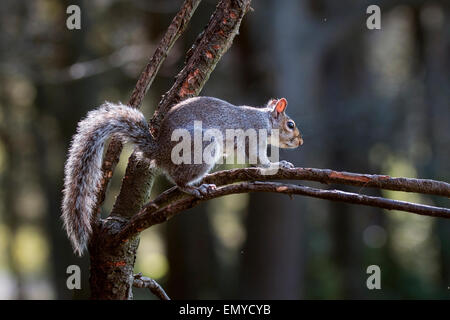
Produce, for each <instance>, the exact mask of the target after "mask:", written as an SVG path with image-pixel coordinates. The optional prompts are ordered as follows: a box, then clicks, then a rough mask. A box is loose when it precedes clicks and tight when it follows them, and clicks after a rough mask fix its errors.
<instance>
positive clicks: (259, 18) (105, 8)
mask: <svg viewBox="0 0 450 320" xmlns="http://www.w3.org/2000/svg"><path fill="white" fill-rule="evenodd" d="M181 2H182V1H181V0H160V1H156V0H131V1H130V0H129V1H125V0H90V1H80V2H76V1H61V0H35V1H18V0H3V1H2V5H1V6H0V30H1V31H0V184H1V187H0V298H2V299H15V298H21V299H71V298H87V297H88V296H89V291H88V274H89V264H88V257H83V258H82V259H80V258H77V257H75V256H74V255H73V254H72V250H71V247H70V244H69V242H68V240H67V238H66V235H65V234H64V232H63V230H62V223H61V220H60V218H59V216H60V198H61V188H62V182H63V165H64V161H65V157H66V151H67V148H68V146H69V142H70V138H71V136H72V134H73V133H74V132H75V129H76V124H77V122H78V121H79V120H80V119H81V118H82V117H83V116H84V115H85V114H86V112H87V111H88V110H91V109H93V108H94V107H95V106H97V105H99V104H101V103H102V102H103V101H105V100H108V101H113V102H117V101H122V102H126V101H128V98H129V96H130V94H131V91H132V89H133V88H134V85H135V82H136V80H137V78H138V76H139V74H140V72H141V70H142V69H143V68H144V66H145V64H146V62H147V59H148V58H149V57H150V56H151V54H152V53H153V50H154V48H155V46H156V44H157V43H158V41H159V39H160V37H161V36H162V34H163V32H164V31H165V29H166V27H167V26H168V25H169V23H170V21H171V19H172V18H173V16H174V14H175V13H176V12H177V10H178V9H179V7H180V5H181ZM216 3H217V2H216V1H215V0H204V1H203V2H202V3H201V4H200V6H199V8H198V9H197V11H196V13H195V14H194V16H193V18H192V20H191V23H190V26H189V27H188V31H187V32H186V33H185V34H184V35H183V36H182V37H181V38H180V39H179V40H178V42H177V43H176V44H175V46H174V48H173V49H172V51H171V52H170V55H169V57H168V59H167V60H166V62H165V63H164V65H163V67H162V69H161V71H160V73H159V75H158V77H157V78H156V81H155V83H154V84H153V85H152V87H151V88H150V91H149V93H148V95H147V97H146V98H145V100H144V105H143V111H144V113H145V115H146V116H147V117H150V116H151V114H152V112H153V109H154V107H155V105H156V104H157V102H158V101H159V99H160V96H161V95H162V94H163V93H164V92H165V91H166V90H168V89H169V88H170V86H171V85H172V82H173V77H174V76H175V75H176V74H177V72H178V71H179V70H180V68H181V66H182V65H183V62H184V55H185V52H186V50H187V49H188V48H189V47H190V45H191V44H192V43H193V41H194V40H195V38H196V36H197V34H198V33H199V32H201V31H202V30H203V27H204V26H205V25H206V23H207V22H208V20H209V17H210V15H211V13H212V12H213V10H214V8H215V5H216ZM70 4H78V5H80V7H81V14H82V22H81V23H82V24H81V30H73V31H70V30H68V29H67V28H66V18H67V17H68V15H67V14H66V8H67V6H69V5H70ZM370 4H378V5H379V6H380V7H381V12H382V16H381V27H382V29H381V30H368V29H367V27H366V19H367V17H368V15H367V14H366V8H367V6H368V5H370ZM252 7H253V8H254V11H253V12H249V13H248V14H247V15H246V17H245V18H244V22H243V24H242V26H241V30H240V34H239V36H237V37H236V39H235V41H234V44H233V46H232V47H231V49H230V50H229V51H228V53H227V54H226V55H225V56H224V57H223V58H222V60H221V61H220V62H219V64H218V66H217V68H216V70H215V71H214V72H213V73H212V75H211V78H210V80H209V82H208V83H207V84H206V86H205V87H204V89H203V91H202V95H210V96H215V97H219V98H222V99H226V100H229V101H230V102H232V103H235V104H249V105H252V104H253V105H262V104H263V103H265V102H266V101H267V100H268V99H269V98H271V97H286V98H287V99H288V101H289V106H288V113H289V114H290V115H291V116H292V117H293V118H294V119H295V120H296V122H297V124H298V125H299V127H300V128H301V129H302V130H303V133H304V138H305V144H304V146H302V147H301V148H300V149H297V150H294V151H287V152H283V151H282V153H281V157H282V158H285V159H287V160H289V161H291V162H293V163H294V164H295V165H297V166H300V167H318V168H331V169H336V170H345V171H353V172H361V173H379V174H387V175H393V176H405V177H421V178H430V179H437V180H443V181H450V130H449V124H450V104H449V101H450V1H447V0H442V1H437V0H435V1H424V0H422V1H420V0H385V1H375V0H374V1H355V0H345V1H344V0H341V1H335V0H309V1H308V0H302V1H300V0H298V1H288V0H285V1H275V0H271V1H262V0H259V1H258V0H255V1H253V3H252ZM130 153H131V148H130V147H128V148H127V149H126V152H124V153H123V155H122V157H121V162H120V164H119V166H118V168H117V170H116V171H115V176H114V179H113V183H112V185H111V187H110V189H109V193H108V196H107V200H106V203H105V205H104V208H103V211H104V213H105V214H106V213H107V212H109V210H110V209H111V206H112V204H113V201H114V199H115V196H116V195H117V193H118V188H119V187H120V181H121V178H122V176H123V174H124V169H125V166H126V163H127V158H128V156H129V154H130ZM306 184H308V185H316V184H314V183H311V184H309V183H306ZM167 186H168V183H167V182H166V181H165V180H164V179H163V178H161V179H160V182H159V183H158V188H156V189H158V190H156V191H155V192H157V191H161V190H163V189H164V188H166V187H167ZM321 187H329V188H334V187H336V186H333V185H330V186H321ZM344 190H349V191H359V190H360V188H352V187H344ZM361 191H362V192H365V193H366V194H370V195H382V196H386V197H392V198H395V199H401V200H407V201H417V202H420V203H426V204H433V205H437V206H446V207H449V206H450V202H449V200H448V199H445V198H438V197H432V196H423V195H416V194H405V193H400V192H387V191H383V192H380V191H379V190H373V189H363V190H361ZM71 264H77V265H80V266H81V267H82V275H83V278H82V288H83V289H82V290H75V291H73V292H72V291H70V290H68V289H67V288H66V277H67V275H66V268H67V266H68V265H71ZM372 264H375V265H378V266H380V268H381V273H382V278H381V286H382V289H381V290H372V291H370V290H368V289H367V287H366V279H367V277H368V275H367V274H366V268H367V267H368V266H369V265H372ZM136 272H142V273H143V274H144V275H146V276H149V277H153V278H154V279H156V280H157V281H158V282H159V283H160V284H161V285H162V286H163V287H164V288H165V289H166V291H167V293H168V294H169V296H170V297H171V298H175V299H177V298H178V299H179V298H190V299H200V298H210V299H221V298H254V299H260V298H261V299H266V298H267V299H268V298H273V299H282V298H286V299H299V298H302V299H304V298H307V299H325V298H328V299H341V298H342V299H345V298H346V299H348V298H374V299H378V298H382V299H390V298H395V299H398V298H444V299H448V298H449V297H450V290H448V288H449V286H450V221H448V220H444V219H437V218H429V217H421V216H417V215H413V214H410V213H402V212H396V211H392V212H383V210H382V209H376V208H368V207H362V206H356V205H346V204H339V203H333V202H327V201H324V200H317V199H311V198H303V197H295V198H293V199H290V198H289V197H287V196H284V195H274V194H243V195H235V196H228V197H225V198H221V199H217V200H214V201H211V202H208V203H204V204H203V205H202V206H200V207H197V208H195V209H192V210H189V211H188V212H185V213H183V214H182V215H179V216H177V217H176V218H174V219H172V220H170V221H169V222H167V223H165V224H163V225H159V226H156V227H152V228H151V229H148V230H146V231H145V232H143V233H142V237H141V244H140V247H139V252H138V255H137V262H136ZM135 298H137V299H154V297H153V296H152V295H151V294H150V292H148V291H146V290H144V289H136V290H135Z"/></svg>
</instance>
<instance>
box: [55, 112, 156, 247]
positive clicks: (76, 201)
mask: <svg viewBox="0 0 450 320" xmlns="http://www.w3.org/2000/svg"><path fill="white" fill-rule="evenodd" d="M112 135H114V136H119V137H120V138H121V139H122V140H123V141H124V142H126V141H130V142H132V143H134V144H135V145H136V146H137V147H138V148H139V149H140V150H142V151H146V152H151V151H152V150H154V143H155V142H154V140H153V137H152V136H151V134H150V132H149V128H148V125H147V121H146V120H145V117H144V116H143V114H142V113H141V112H140V111H139V110H137V109H134V108H131V107H128V106H125V105H122V104H112V103H105V104H103V105H102V106H100V107H99V108H98V109H95V110H93V111H90V112H89V113H88V114H87V116H86V118H85V119H83V120H81V121H80V122H79V123H78V128H77V133H76V134H75V135H74V136H73V139H72V143H71V146H70V149H69V155H68V159H67V162H66V165H65V169H64V171H65V178H64V191H63V202H62V219H63V221H64V228H65V229H66V231H67V234H68V236H69V239H70V241H71V242H72V245H73V248H74V250H75V252H76V253H77V254H78V255H82V253H83V251H84V250H85V248H86V246H87V244H88V241H89V236H90V234H91V232H92V227H91V218H92V215H93V210H94V209H95V206H96V203H97V195H98V192H99V186H100V180H101V179H102V155H103V148H104V145H105V141H106V140H107V139H108V138H109V137H111V136H112Z"/></svg>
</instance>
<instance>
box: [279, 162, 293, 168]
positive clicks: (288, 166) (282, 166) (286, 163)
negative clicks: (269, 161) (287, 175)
mask: <svg viewBox="0 0 450 320" xmlns="http://www.w3.org/2000/svg"><path fill="white" fill-rule="evenodd" d="M277 164H278V166H279V167H280V168H282V169H292V168H295V166H294V165H293V164H292V163H290V162H288V161H286V160H281V161H280V162H277Z"/></svg>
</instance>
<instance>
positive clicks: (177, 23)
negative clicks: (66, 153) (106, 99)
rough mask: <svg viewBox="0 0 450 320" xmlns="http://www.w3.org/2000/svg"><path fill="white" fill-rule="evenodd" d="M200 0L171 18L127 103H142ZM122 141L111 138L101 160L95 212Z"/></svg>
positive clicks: (187, 1) (186, 3)
mask: <svg viewBox="0 0 450 320" xmlns="http://www.w3.org/2000/svg"><path fill="white" fill-rule="evenodd" d="M200 1H201V0H185V1H184V3H183V5H182V6H181V9H180V10H179V11H178V13H177V14H176V16H175V17H174V18H173V20H172V22H171V23H170V25H169V27H168V28H167V31H166V33H165V34H164V36H163V38H162V39H161V40H160V42H159V44H158V47H157V48H156V50H155V52H154V53H153V56H152V57H151V59H150V61H149V62H148V64H147V66H146V67H145V69H144V70H143V71H142V73H141V75H140V77H139V80H138V81H137V83H136V86H135V88H134V90H133V93H132V94H131V98H130V100H129V102H128V105H130V106H132V107H135V108H139V107H140V106H141V104H142V100H143V98H144V96H145V94H146V93H147V91H148V89H149V88H150V85H151V84H152V82H153V80H154V79H155V77H156V74H157V73H158V71H159V68H160V67H161V65H162V63H163V62H164V60H165V59H166V57H167V55H168V53H169V51H170V49H171V48H172V47H173V45H174V43H175V41H176V40H177V39H178V37H179V36H180V35H181V34H182V33H183V32H184V30H185V29H186V27H187V25H188V23H189V21H190V19H191V17H192V15H193V14H194V12H195V10H196V8H197V6H198V4H199V3H200ZM122 147H123V146H122V143H121V141H120V140H119V139H112V141H111V143H110V144H109V146H108V149H107V151H106V154H105V158H104V160H103V166H102V171H103V179H102V181H101V186H100V189H99V194H98V197H97V205H96V210H95V211H94V212H97V211H98V209H99V208H100V206H101V205H102V203H103V202H104V201H105V195H106V188H107V186H108V184H109V181H110V180H111V177H112V175H113V172H114V169H115V167H116V165H117V163H118V162H119V157H120V153H121V152H122Z"/></svg>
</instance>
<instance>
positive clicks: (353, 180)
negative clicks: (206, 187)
mask: <svg viewBox="0 0 450 320" xmlns="http://www.w3.org/2000/svg"><path fill="white" fill-rule="evenodd" d="M274 179H285V180H308V181H316V182H320V183H325V184H330V183H337V184H345V185H351V186H358V187H371V188H379V189H386V190H394V191H404V192H416V193H425V194H433V195H437V196H444V197H450V184H449V183H447V182H442V181H435V180H430V179H413V178H393V177H390V176H387V175H377V174H361V173H352V172H345V171H335V170H330V169H316V168H295V169H280V170H278V172H277V173H276V174H275V175H261V170H260V169H259V168H244V169H234V170H224V171H218V172H215V173H213V174H210V175H208V176H207V177H205V179H204V183H215V184H219V185H223V184H228V183H233V182H239V181H252V180H274Z"/></svg>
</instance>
